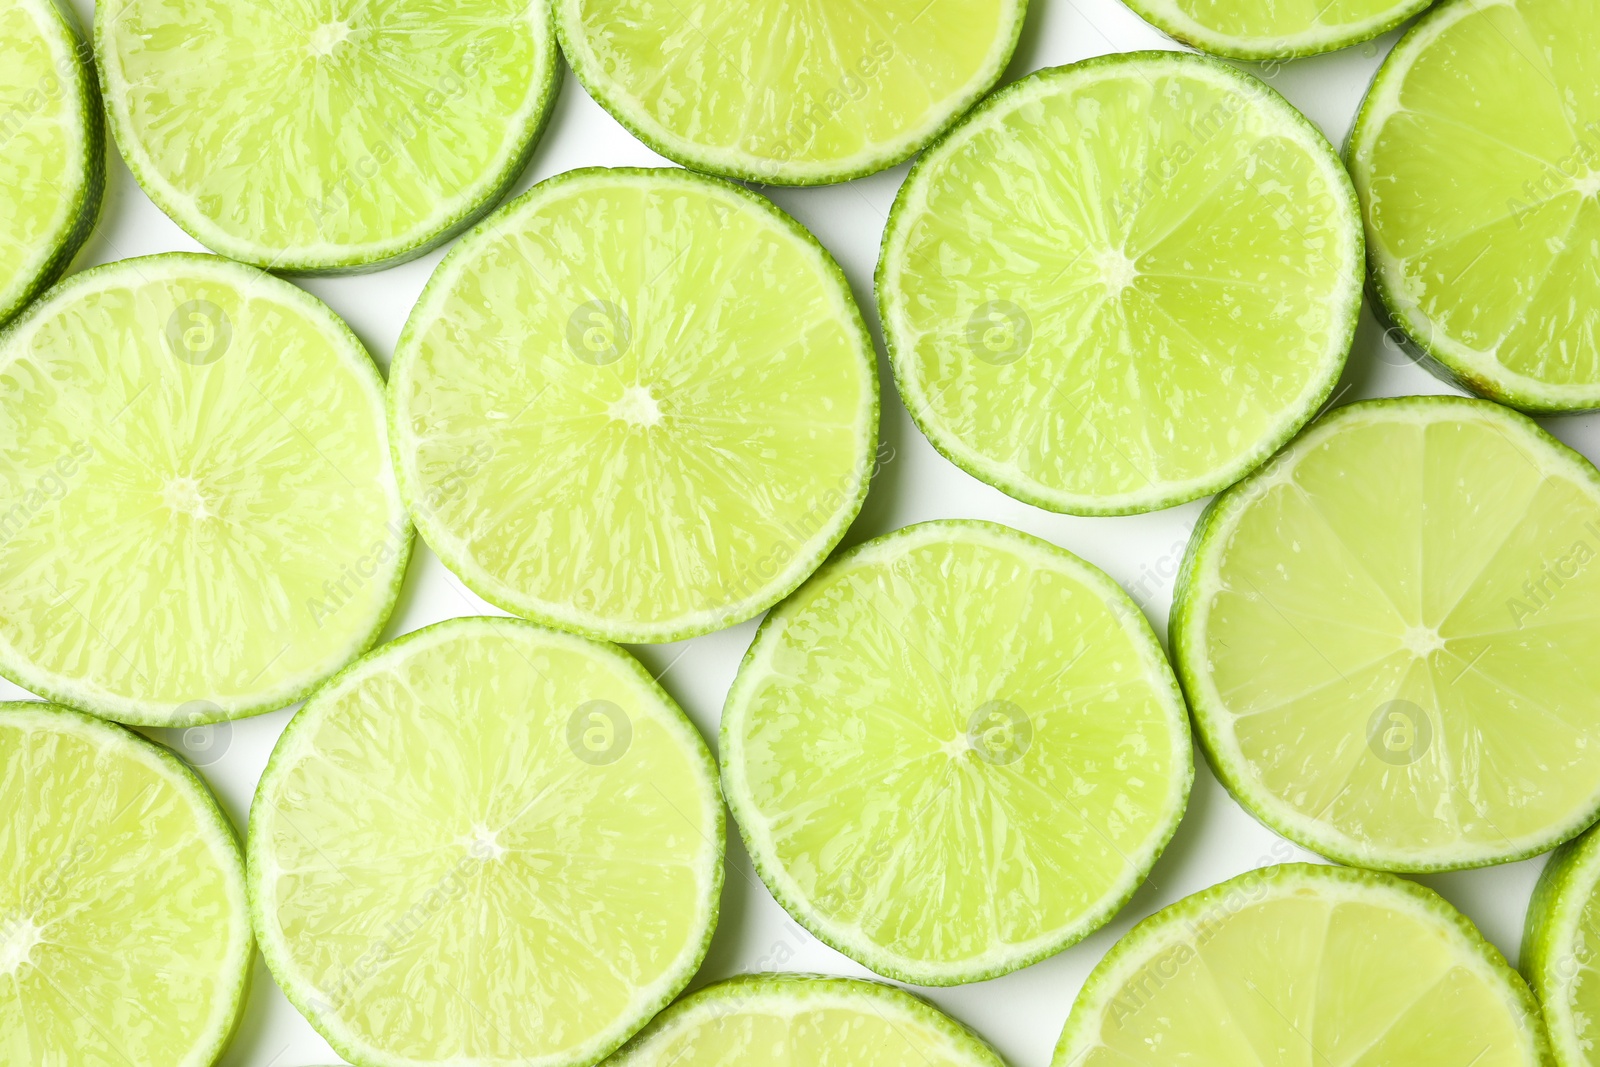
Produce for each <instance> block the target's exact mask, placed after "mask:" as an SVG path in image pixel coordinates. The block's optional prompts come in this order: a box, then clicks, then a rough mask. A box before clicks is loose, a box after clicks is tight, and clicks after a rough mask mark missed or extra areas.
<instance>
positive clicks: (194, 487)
mask: <svg viewBox="0 0 1600 1067" xmlns="http://www.w3.org/2000/svg"><path fill="white" fill-rule="evenodd" d="M161 502H162V503H163V504H165V505H166V506H167V507H168V508H170V509H171V510H172V511H174V512H176V513H177V514H180V515H191V516H193V517H194V518H196V519H209V518H212V517H214V516H215V515H216V514H217V513H216V512H215V511H213V510H212V509H211V503H210V501H208V500H207V499H206V496H205V494H204V493H202V492H201V491H200V483H199V481H197V480H196V479H194V478H192V477H190V476H188V475H184V476H182V477H176V478H168V479H167V480H166V482H165V484H163V485H162V486H161Z"/></svg>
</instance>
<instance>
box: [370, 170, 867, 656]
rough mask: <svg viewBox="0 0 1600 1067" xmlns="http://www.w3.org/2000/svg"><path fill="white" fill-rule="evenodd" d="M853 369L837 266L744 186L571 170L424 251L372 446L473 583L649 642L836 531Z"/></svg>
mask: <svg viewBox="0 0 1600 1067" xmlns="http://www.w3.org/2000/svg"><path fill="white" fill-rule="evenodd" d="M877 383H878V379H877V370H876V365H875V360H874V357H873V351H872V345H871V342H870V340H869V339H868V336H867V333H866V327H865V326H864V324H863V323H862V321H861V315H860V312H859V311H858V310H857V308H856V305H855V301H854V299H853V298H852V297H851V295H850V291H849V288H848V286H847V285H846V283H845V279H844V275H843V274H842V273H841V272H840V270H839V268H838V265H837V264H835V263H834V261H833V259H832V258H831V257H830V256H829V255H828V253H827V252H826V251H824V250H823V248H822V246H821V245H819V244H817V242H816V240H815V239H814V238H813V237H812V236H811V235H810V234H808V233H807V232H806V231H805V230H804V229H802V228H801V227H800V225H799V224H798V223H796V222H795V221H794V220H793V219H791V218H789V217H788V216H787V215H784V214H783V213H782V212H780V211H778V210H777V209H776V208H774V207H773V206H772V205H771V204H770V203H768V202H767V201H766V200H763V199H761V198H760V197H758V196H756V195H755V194H753V193H749V192H746V191H745V190H743V189H740V188H739V187H737V186H735V185H732V184H730V183H727V182H722V181H718V180H716V179H712V178H704V177H701V176H699V175H695V174H691V173H689V172H687V171H682V170H675V169H674V170H597V169H591V170H581V171H572V172H569V173H567V174H564V175H561V176H560V177H558V178H553V179H551V180H550V181H547V182H544V183H542V184H541V185H539V186H537V187H535V188H534V189H533V191H532V192H530V193H529V194H528V195H526V196H524V197H522V198H520V199H519V200H517V201H516V202H514V203H513V204H511V205H508V206H507V208H506V209H505V210H504V211H502V212H500V213H499V214H497V215H495V216H494V217H493V218H492V219H490V220H489V221H487V222H485V223H484V224H483V225H482V226H480V227H479V228H478V229H477V230H475V231H474V232H473V233H472V234H470V235H469V236H468V237H466V238H465V239H464V240H463V241H462V242H461V243H460V244H459V245H458V246H457V247H456V248H455V249H454V250H453V251H452V252H451V253H450V255H449V256H447V257H446V258H445V260H444V262H443V263H442V264H440V266H439V269H438V270H437V271H435V273H434V276H433V279H432V280H431V281H430V282H429V283H428V288H427V290H426V291H425V292H424V293H423V295H422V298H421V300H420V301H418V303H417V306H416V308H415V309H414V310H413V311H412V313H411V318H410V321H409V322H407V323H406V328H405V332H404V333H403V334H402V335H401V338H400V343H399V345H398V347H397V349H396V351H395V359H394V367H393V371H392V373H391V376H390V387H389V393H390V411H391V418H392V421H393V427H394V434H393V436H394V448H395V463H396V467H397V470H398V472H399V476H400V485H401V488H402V490H403V491H404V492H405V494H406V499H407V501H408V502H409V503H410V505H411V511H412V515H413V516H414V517H415V519H416V523H417V527H418V529H419V530H420V531H421V532H422V535H423V537H425V538H426V539H427V541H428V544H429V545H431V546H432V547H433V549H434V550H435V551H436V552H437V553H438V554H439V557H440V558H441V559H442V560H443V561H444V563H445V565H446V566H448V567H449V568H450V569H451V570H452V571H454V572H455V573H456V574H458V575H459V576H460V577H461V579H462V580H463V581H464V582H465V583H466V584H467V585H468V586H469V587H471V588H472V589H473V590H474V591H475V592H477V593H478V594H479V595H481V596H483V597H484V598H486V599H487V600H489V601H491V602H492V603H494V604H496V605H498V606H499V607H502V608H504V609H505V610H507V611H511V612H515V613H516V614H519V615H525V616H527V617H529V618H533V619H537V620H539V621H542V622H548V623H551V624H552V625H556V626H559V627H562V628H564V629H570V630H575V631H578V632H582V633H588V634H591V635H595V636H601V637H607V638H610V639H612V640H617V641H672V640H677V639H679V638H682V637H687V636H691V635H693V634H698V633H706V632H708V631H711V630H716V629H720V628H722V627H724V626H730V625H732V624H733V623H736V622H740V621H742V620H744V619H747V618H749V617H751V616H752V615H755V614H757V613H758V612H760V611H762V610H764V609H765V608H767V607H769V606H770V605H771V604H772V603H773V602H774V601H776V600H778V599H779V598H780V597H782V596H783V595H784V594H785V593H787V592H789V590H791V589H793V588H794V587H795V586H796V585H798V584H799V583H800V581H801V580H802V579H803V578H805V576H806V575H808V574H810V573H811V572H812V571H813V570H814V569H816V567H817V565H818V564H819V563H820V562H821V561H822V559H823V558H824V557H825V556H826V555H827V554H828V552H829V551H830V550H831V549H832V548H833V546H834V545H835V544H837V543H838V541H839V538H840V537H842V536H843V534H844V531H845V529H846V527H848V526H849V525H850V522H851V520H852V519H854V518H855V515H856V512H857V511H858V510H859V508H860V506H861V499H862V497H863V496H864V495H865V493H866V489H867V481H868V478H869V477H870V474H871V470H870V466H871V461H872V456H873V451H874V449H875V447H876V445H877V418H878V394H877V388H878V384H877Z"/></svg>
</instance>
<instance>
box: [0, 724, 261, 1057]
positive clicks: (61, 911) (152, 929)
mask: <svg viewBox="0 0 1600 1067" xmlns="http://www.w3.org/2000/svg"><path fill="white" fill-rule="evenodd" d="M0 826H4V827H5V828H6V829H5V833H3V834H0V1060H3V1061H4V1062H5V1063H7V1064H15V1065H17V1067H22V1065H23V1064H30V1065H38V1067H55V1065H63V1067H64V1065H66V1064H69V1063H70V1064H77V1065H81V1067H101V1065H104V1067H111V1065H113V1064H118V1065H122V1067H153V1065H155V1064H162V1065H171V1067H207V1065H208V1064H210V1063H212V1062H213V1061H214V1060H215V1059H216V1058H217V1056H218V1055H220V1054H221V1052H222V1048H223V1046H224V1045H226V1044H227V1042H228V1038H229V1037H230V1036H231V1035H232V1033H233V1028H234V1025H235V1023H237V1021H238V1019H239V1015H240V1013H241V1011H242V1010H243V1008H244V999H245V990H246V986H247V981H248V978H249V975H250V962H251V959H252V957H253V956H254V954H255V948H254V945H253V944H252V943H251V937H250V921H249V912H248V904H247V901H246V899H245V882H244V864H243V862H242V859H241V857H240V855H239V842H238V839H237V838H236V837H235V836H234V833H233V828H232V827H231V826H230V825H229V824H228V821H227V819H226V818H225V817H224V816H223V814H222V812H220V811H219V810H217V805H216V802H215V801H213V800H212V799H211V795H210V794H209V793H207V792H206V789H205V786H203V785H201V784H200V781H199V779H198V778H196V777H195V775H194V772H193V771H191V770H189V768H188V767H186V766H184V764H183V761H181V760H179V759H178V758H177V757H176V756H174V755H173V754H172V753H171V752H169V751H167V750H166V749H164V748H161V747H159V746H158V745H155V744H152V743H151V742H149V741H146V740H145V739H144V738H142V737H139V736H138V735H137V734H134V733H131V732H130V731H127V730H124V729H122V728H121V727H120V726H113V725H111V724H109V723H103V722H99V721H97V720H95V719H91V718H88V717H87V716H84V715H80V714H78V713H77V712H73V711H68V710H67V709H66V708H60V707H56V706H54V705H51V704H38V703H28V704H0Z"/></svg>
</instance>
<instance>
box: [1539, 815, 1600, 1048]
mask: <svg viewBox="0 0 1600 1067" xmlns="http://www.w3.org/2000/svg"><path fill="white" fill-rule="evenodd" d="M1522 972H1523V974H1525V975H1527V976H1528V981H1529V982H1530V983H1531V984H1532V985H1533V989H1534V992H1535V993H1537V994H1538V995H1539V1000H1540V1001H1541V1002H1542V1004H1543V1006H1544V1018H1545V1022H1546V1024H1547V1025H1548V1026H1549V1028H1550V1044H1551V1046H1552V1047H1553V1048H1554V1050H1555V1057H1556V1063H1557V1064H1558V1065H1559V1067H1594V1065H1595V1064H1600V1049H1597V1047H1596V1039H1597V1038H1600V834H1596V833H1592V832H1591V833H1587V834H1584V835H1583V836H1582V837H1580V838H1578V839H1577V840H1575V841H1573V842H1571V843H1570V844H1567V845H1564V846H1563V847H1562V848H1560V849H1558V850H1557V851H1556V852H1555V853H1554V854H1553V855H1552V856H1551V857H1550V861H1549V862H1548V863H1547V864H1546V865H1545V869H1544V873H1543V874H1541V875H1540V877H1539V884H1538V886H1537V888H1535V890H1534V893H1533V900H1532V902H1531V903H1530V904H1529V906H1528V922H1527V927H1526V929H1525V930H1524V933H1523V937H1522Z"/></svg>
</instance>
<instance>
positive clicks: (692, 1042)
mask: <svg viewBox="0 0 1600 1067" xmlns="http://www.w3.org/2000/svg"><path fill="white" fill-rule="evenodd" d="M756 1062H759V1063H762V1064H768V1065H770V1067H1005V1065H1004V1063H1002V1062H1001V1060H1000V1057H999V1056H997V1055H995V1053H994V1050H993V1049H991V1048H990V1047H989V1046H988V1045H986V1044H984V1043H983V1040H982V1039H981V1038H979V1037H978V1036H977V1035H976V1034H974V1033H973V1032H972V1031H971V1030H968V1029H967V1028H966V1027H964V1026H962V1025H961V1024H960V1023H958V1022H956V1021H955V1020H954V1019H952V1018H950V1017H949V1016H948V1015H945V1014H944V1013H943V1012H941V1011H939V1010H938V1009H937V1008H935V1007H933V1006H932V1005H930V1004H928V1003H927V1002H925V1001H923V1000H920V999H918V998H917V997H914V996H912V995H911V994H910V993H907V992H905V991H904V990H901V989H898V988H896V987H895V986H891V985H884V984H882V983H880V982H862V981H858V980H856V979H852V978H824V977H821V976H819V975H806V974H758V975H745V976H741V977H738V978H733V979H730V980H728V981H726V982H718V983H717V984H716V985H712V986H707V987H706V988H705V989H702V990H699V991H698V992H696V993H694V994H692V995H691V996H687V997H684V998H683V999H682V1000H680V1001H678V1002H677V1003H676V1004H674V1005H673V1006H672V1007H670V1008H668V1009H667V1010H666V1011H664V1012H662V1013H661V1014H660V1015H658V1016H656V1019H655V1021H654V1022H653V1023H651V1024H650V1025H649V1026H648V1027H647V1028H646V1029H645V1030H644V1031H643V1032H642V1033H641V1034H639V1036H638V1037H636V1038H634V1040H633V1041H632V1042H630V1043H629V1045H628V1046H627V1048H625V1049H623V1051H622V1052H620V1053H618V1054H617V1055H616V1056H614V1057H612V1058H611V1059H610V1060H608V1061H607V1063H606V1067H727V1065H729V1064H737V1063H756Z"/></svg>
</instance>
